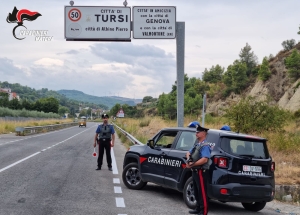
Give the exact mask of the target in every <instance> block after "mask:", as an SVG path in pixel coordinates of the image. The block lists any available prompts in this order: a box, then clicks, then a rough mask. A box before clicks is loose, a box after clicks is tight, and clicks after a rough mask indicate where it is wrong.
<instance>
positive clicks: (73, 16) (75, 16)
mask: <svg viewBox="0 0 300 215" xmlns="http://www.w3.org/2000/svg"><path fill="white" fill-rule="evenodd" d="M68 17H69V19H70V20H71V21H73V22H77V21H78V20H80V18H81V12H80V10H78V9H77V8H74V9H72V10H70V11H69V14H68Z"/></svg>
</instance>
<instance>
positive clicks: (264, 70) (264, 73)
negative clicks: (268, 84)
mask: <svg viewBox="0 0 300 215" xmlns="http://www.w3.org/2000/svg"><path fill="white" fill-rule="evenodd" d="M258 76H259V78H260V79H261V80H262V81H266V80H268V79H269V77H270V76H271V71H270V68H269V61H268V59H267V57H264V59H263V62H262V64H261V65H260V68H259V71H258Z"/></svg>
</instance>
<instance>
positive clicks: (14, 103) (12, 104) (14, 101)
mask: <svg viewBox="0 0 300 215" xmlns="http://www.w3.org/2000/svg"><path fill="white" fill-rule="evenodd" d="M8 108H10V109H13V110H19V109H22V105H21V104H20V102H19V100H18V99H17V98H14V99H12V100H10V101H9V102H8Z"/></svg>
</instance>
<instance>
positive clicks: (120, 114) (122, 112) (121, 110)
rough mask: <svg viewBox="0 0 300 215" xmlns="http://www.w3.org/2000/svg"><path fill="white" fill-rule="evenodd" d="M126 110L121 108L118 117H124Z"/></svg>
mask: <svg viewBox="0 0 300 215" xmlns="http://www.w3.org/2000/svg"><path fill="white" fill-rule="evenodd" d="M124 115H125V114H124V111H123V109H122V108H121V109H120V110H119V111H118V113H117V117H119V118H123V117H124Z"/></svg>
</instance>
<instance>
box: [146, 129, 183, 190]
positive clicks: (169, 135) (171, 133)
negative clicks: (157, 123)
mask: <svg viewBox="0 0 300 215" xmlns="http://www.w3.org/2000/svg"><path fill="white" fill-rule="evenodd" d="M177 133H178V131H175V130H164V131H161V132H160V133H159V134H158V135H156V136H155V137H154V138H153V141H154V147H153V148H151V147H149V146H148V147H147V149H146V150H145V153H144V155H143V157H142V159H143V160H144V161H143V162H141V174H142V177H143V179H144V180H145V181H150V182H153V183H156V184H161V185H163V184H164V172H165V157H166V156H167V155H168V154H169V152H170V150H171V146H172V145H173V143H174V141H175V139H176V137H177Z"/></svg>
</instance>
